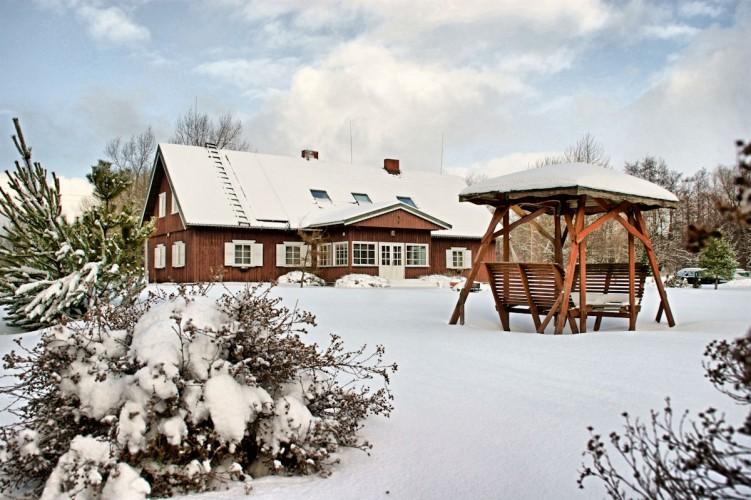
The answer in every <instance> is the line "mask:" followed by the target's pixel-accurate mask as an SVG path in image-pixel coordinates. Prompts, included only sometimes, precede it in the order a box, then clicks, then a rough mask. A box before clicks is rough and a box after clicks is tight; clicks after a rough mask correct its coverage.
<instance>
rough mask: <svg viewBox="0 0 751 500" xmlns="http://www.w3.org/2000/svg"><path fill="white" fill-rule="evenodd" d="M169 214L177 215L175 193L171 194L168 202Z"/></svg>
mask: <svg viewBox="0 0 751 500" xmlns="http://www.w3.org/2000/svg"><path fill="white" fill-rule="evenodd" d="M170 213H171V214H176V213H177V198H175V193H174V192H173V193H172V200H170Z"/></svg>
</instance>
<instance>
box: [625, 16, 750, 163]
mask: <svg viewBox="0 0 751 500" xmlns="http://www.w3.org/2000/svg"><path fill="white" fill-rule="evenodd" d="M749 29H751V12H749V11H746V12H744V13H741V14H740V15H739V17H738V19H737V22H736V24H735V25H734V26H732V27H729V28H719V27H715V28H711V29H708V30H706V31H704V32H702V33H701V34H699V35H698V36H697V37H696V38H695V39H694V41H693V42H692V43H691V44H690V45H689V46H688V47H687V48H686V49H685V50H684V51H683V52H682V53H681V55H680V56H679V57H678V58H677V59H676V60H675V62H674V63H673V64H671V65H670V66H669V67H668V68H666V70H665V71H664V72H663V73H662V75H661V77H660V78H659V79H657V80H656V81H655V83H654V84H653V86H652V88H650V89H649V90H648V91H647V92H646V93H645V94H644V95H643V96H641V97H640V98H639V99H638V100H636V101H635V102H634V103H633V104H632V105H630V106H628V107H627V108H626V109H624V110H623V111H622V112H621V113H619V115H620V117H621V120H622V123H623V126H624V128H623V132H622V133H623V135H624V137H625V138H627V140H625V141H623V144H622V146H621V147H622V149H623V153H624V155H625V156H626V157H627V158H629V159H632V160H633V159H636V158H638V157H639V156H643V155H644V154H645V153H651V154H656V155H660V156H664V157H665V158H666V159H668V162H669V164H670V165H671V167H673V168H677V169H679V170H684V171H693V170H695V169H697V168H699V167H709V168H711V167H713V166H714V165H716V164H717V163H719V162H724V163H726V164H729V163H731V162H732V161H733V157H734V148H733V142H734V141H735V139H738V138H741V137H745V136H748V134H749V130H751V99H749V94H748V82H749V81H751V69H749V65H748V61H750V60H751V44H748V43H747V38H748V31H749Z"/></svg>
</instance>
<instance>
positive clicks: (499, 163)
mask: <svg viewBox="0 0 751 500" xmlns="http://www.w3.org/2000/svg"><path fill="white" fill-rule="evenodd" d="M560 155H561V153H560V152H550V151H548V152H533V153H511V154H508V155H504V156H499V157H497V158H492V159H490V160H486V161H481V162H475V163H472V164H470V165H467V166H462V167H449V168H447V169H446V171H447V172H448V173H450V174H453V175H459V176H461V177H466V176H467V175H470V174H472V175H481V176H485V177H496V176H499V175H506V174H510V173H513V172H518V171H520V170H526V169H528V168H533V167H534V166H535V164H536V163H537V162H538V161H541V160H543V159H545V158H552V157H557V156H560Z"/></svg>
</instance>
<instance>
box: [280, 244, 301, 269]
mask: <svg viewBox="0 0 751 500" xmlns="http://www.w3.org/2000/svg"><path fill="white" fill-rule="evenodd" d="M300 264H302V245H286V246H285V247H284V265H285V266H287V267H297V266H299V265H300Z"/></svg>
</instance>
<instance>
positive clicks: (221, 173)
mask: <svg viewBox="0 0 751 500" xmlns="http://www.w3.org/2000/svg"><path fill="white" fill-rule="evenodd" d="M206 149H208V151H209V158H210V159H211V161H212V162H214V166H215V167H216V172H217V176H218V177H219V182H220V183H221V184H222V188H223V189H224V195H225V196H226V197H227V201H229V205H230V208H231V209H232V213H233V214H234V215H235V219H236V220H237V223H238V225H240V226H248V227H250V220H249V219H248V216H247V215H245V210H243V206H242V204H241V203H240V198H238V196H237V192H236V191H235V187H234V185H233V184H232V180H231V179H230V176H229V173H228V172H227V168H226V167H225V166H224V162H223V161H222V156H221V154H219V149H218V148H217V147H216V144H212V143H210V142H207V143H206Z"/></svg>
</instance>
